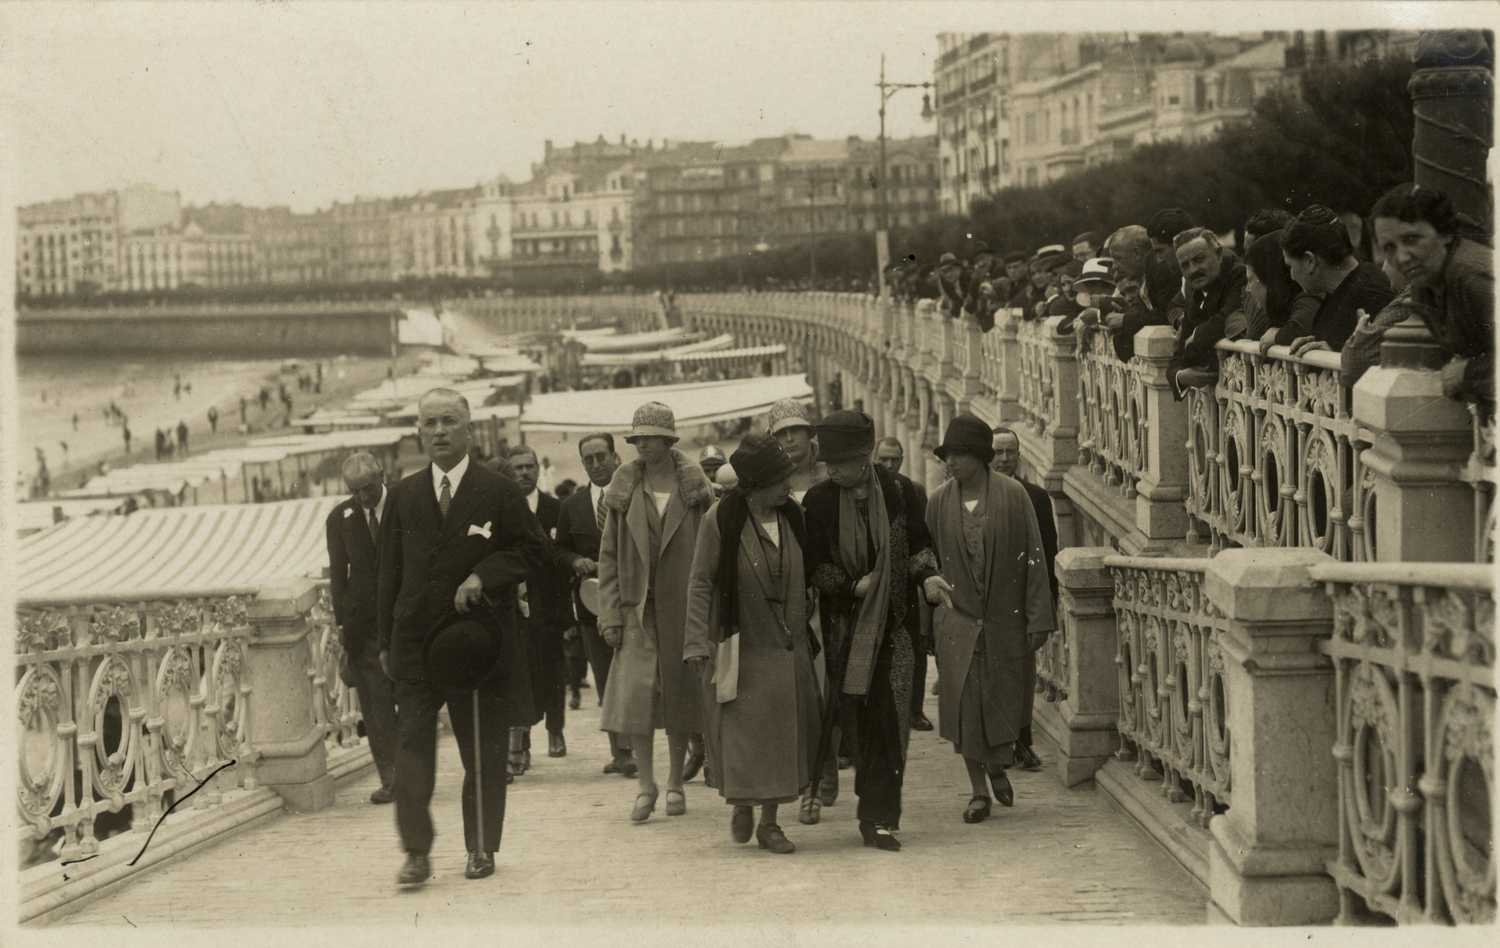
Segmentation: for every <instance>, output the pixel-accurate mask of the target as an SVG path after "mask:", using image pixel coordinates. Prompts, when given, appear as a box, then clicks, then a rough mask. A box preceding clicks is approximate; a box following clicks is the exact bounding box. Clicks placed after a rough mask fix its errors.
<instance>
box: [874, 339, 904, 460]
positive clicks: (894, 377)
mask: <svg viewBox="0 0 1500 948" xmlns="http://www.w3.org/2000/svg"><path fill="white" fill-rule="evenodd" d="M880 368H881V375H882V376H883V378H884V379H885V385H884V386H883V387H882V390H881V404H880V432H881V435H882V436H890V437H893V438H896V439H897V440H899V441H900V442H901V451H902V453H903V454H904V453H905V452H906V439H905V438H904V437H902V436H901V433H900V431H899V430H898V429H899V427H900V418H901V404H902V400H903V398H904V397H905V393H904V392H902V391H901V375H900V370H899V369H898V368H897V367H896V365H895V364H894V363H892V362H891V360H889V359H886V358H884V357H882V358H881V362H880Z"/></svg>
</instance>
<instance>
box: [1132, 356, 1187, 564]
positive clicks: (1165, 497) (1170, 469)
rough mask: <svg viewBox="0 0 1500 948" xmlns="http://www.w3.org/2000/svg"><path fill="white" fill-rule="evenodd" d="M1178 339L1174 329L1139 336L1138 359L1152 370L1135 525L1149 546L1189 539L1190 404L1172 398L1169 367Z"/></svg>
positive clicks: (1137, 485)
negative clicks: (1143, 471) (1188, 442)
mask: <svg viewBox="0 0 1500 948" xmlns="http://www.w3.org/2000/svg"><path fill="white" fill-rule="evenodd" d="M1176 345H1177V339H1176V336H1175V335H1174V333H1173V332H1172V329H1171V327H1169V326H1147V327H1146V328H1145V329H1142V330H1141V331H1140V332H1138V333H1136V334H1135V354H1136V355H1137V356H1139V357H1140V358H1141V359H1142V361H1144V362H1145V363H1146V364H1147V365H1148V366H1150V367H1151V375H1150V377H1149V378H1148V380H1147V382H1146V421H1147V424H1148V426H1149V427H1148V428H1147V432H1148V434H1147V438H1146V444H1145V449H1146V473H1145V475H1144V476H1142V477H1141V478H1140V479H1139V480H1138V481H1137V482H1136V497H1135V525H1136V527H1137V528H1138V529H1139V530H1140V531H1141V532H1142V533H1144V534H1145V535H1146V539H1147V541H1148V543H1149V541H1156V540H1180V539H1182V538H1183V537H1184V536H1186V535H1187V508H1186V507H1184V506H1183V501H1184V500H1185V499H1186V498H1187V491H1188V467H1187V452H1186V451H1184V450H1183V449H1182V446H1183V445H1184V444H1186V443H1187V402H1185V401H1182V402H1180V401H1177V400H1176V399H1174V398H1173V397H1172V385H1171V382H1170V381H1169V378H1170V370H1169V368H1168V364H1169V363H1170V362H1171V361H1172V351H1173V349H1174V348H1175V347H1176Z"/></svg>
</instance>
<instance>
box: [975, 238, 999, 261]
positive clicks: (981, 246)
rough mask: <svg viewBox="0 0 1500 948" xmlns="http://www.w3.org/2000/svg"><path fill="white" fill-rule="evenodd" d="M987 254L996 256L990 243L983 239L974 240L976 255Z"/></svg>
mask: <svg viewBox="0 0 1500 948" xmlns="http://www.w3.org/2000/svg"><path fill="white" fill-rule="evenodd" d="M985 254H989V255H990V256H994V252H993V251H992V250H990V245H989V244H987V243H985V242H984V241H982V240H976V241H974V256H976V257H983V256H984V255H985Z"/></svg>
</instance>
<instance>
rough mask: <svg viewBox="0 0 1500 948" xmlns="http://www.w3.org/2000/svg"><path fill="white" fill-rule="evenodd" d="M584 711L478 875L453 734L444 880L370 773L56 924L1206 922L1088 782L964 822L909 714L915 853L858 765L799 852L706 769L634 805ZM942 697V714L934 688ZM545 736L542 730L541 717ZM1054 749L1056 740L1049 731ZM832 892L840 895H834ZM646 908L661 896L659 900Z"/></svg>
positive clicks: (1201, 908) (908, 832) (444, 782)
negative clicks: (764, 827) (678, 788)
mask: <svg viewBox="0 0 1500 948" xmlns="http://www.w3.org/2000/svg"><path fill="white" fill-rule="evenodd" d="M583 696H584V705H585V706H584V708H583V709H582V710H581V711H577V712H570V713H569V720H568V730H567V733H568V738H569V750H568V756H567V757H566V758H564V759H561V760H552V759H548V758H547V757H546V756H545V753H544V752H543V753H542V754H540V755H539V756H537V757H536V759H535V761H534V765H535V766H534V769H533V770H532V772H531V773H529V774H527V775H526V776H525V777H523V778H521V779H519V780H518V781H517V782H516V783H515V784H513V785H512V787H511V791H510V797H509V805H508V810H507V816H506V823H505V841H504V845H503V847H502V849H501V851H500V854H499V856H498V859H497V862H498V871H497V873H496V875H495V876H494V877H492V878H490V879H486V880H482V881H477V882H471V881H468V880H465V879H464V878H463V858H464V853H463V850H462V845H463V844H462V836H461V833H460V831H459V825H460V818H459V810H458V791H459V776H458V775H459V773H460V772H461V771H460V766H459V762H458V752H457V749H456V747H455V746H454V744H453V741H452V738H451V737H449V736H448V735H446V734H445V735H443V737H442V743H441V745H440V746H441V752H440V753H441V761H440V764H439V774H438V787H437V794H436V797H435V799H434V801H433V807H434V811H435V812H434V817H435V819H436V822H437V825H438V834H439V835H438V840H437V844H436V847H435V849H434V852H433V870H434V878H433V879H432V881H431V882H429V883H428V884H427V886H426V887H425V888H422V889H420V890H415V891H407V892H403V891H400V890H398V889H397V887H396V886H395V881H394V880H395V876H396V871H397V869H398V868H399V866H400V861H401V860H400V852H399V850H398V847H397V844H396V835H395V827H394V825H393V813H392V810H391V808H390V807H376V806H372V805H370V804H369V803H367V802H366V799H367V797H368V796H369V793H370V790H371V789H372V788H373V787H374V785H375V777H374V774H373V771H367V772H366V775H365V776H364V777H363V778H361V779H359V780H357V781H351V782H349V783H346V784H345V785H343V786H341V787H340V788H339V794H338V802H337V804H336V805H335V806H334V807H333V808H331V809H328V810H325V811H322V812H318V813H312V814H306V815H299V816H284V817H280V818H278V819H276V820H275V821H273V822H271V823H269V824H265V825H263V826H260V827H256V828H252V829H250V830H248V831H246V832H243V833H241V834H238V835H235V836H232V837H230V838H229V839H227V840H225V841H224V842H222V843H220V844H218V845H216V846H214V847H213V848H211V849H208V850H205V851H202V852H200V853H198V854H196V855H194V856H190V857H188V858H186V859H184V860H183V861H181V862H177V863H174V864H169V865H167V866H165V867H163V868H162V869H159V870H157V871H155V872H152V873H149V874H147V875H146V876H144V877H143V878H141V879H139V880H137V881H135V882H133V883H131V884H128V885H126V886H125V887H124V888H122V889H120V890H117V891H115V892H112V893H109V894H107V895H105V896H103V897H101V898H99V899H97V900H95V901H92V902H89V903H87V904H85V905H84V906H83V907H82V908H81V909H80V911H78V912H77V913H75V914H73V915H71V916H67V917H66V918H64V919H62V920H60V921H59V922H57V923H56V924H57V925H61V926H69V925H104V926H122V927H123V926H127V925H131V926H136V927H140V928H145V927H149V926H156V925H192V926H282V925H287V926H309V925H311V926H318V925H361V926H363V925H370V926H383V927H392V928H396V927H399V928H425V927H429V926H450V925H475V924H484V925H508V926H524V927H532V926H553V925H563V926H604V925H610V924H616V923H624V924H626V925H630V926H638V925H663V926H677V925H687V926H690V925H697V924H718V925H732V926H741V925H754V926H757V927H761V926H765V925H773V926H775V925H784V924H811V925H881V924H892V923H894V924H922V925H933V924H941V925H981V926H982V925H991V924H1001V923H1003V924H1006V925H1016V924H1047V923H1054V922H1064V923H1080V922H1081V923H1089V922H1093V923H1101V924H1147V923H1149V924H1185V925H1187V924H1201V923H1202V922H1203V921H1204V919H1205V900H1206V894H1205V892H1204V890H1203V889H1202V888H1200V887H1199V886H1198V885H1197V883H1196V882H1194V881H1193V879H1192V878H1191V877H1190V876H1189V875H1188V874H1187V873H1186V872H1184V871H1183V870H1182V869H1181V868H1180V867H1179V866H1178V865H1177V863H1176V862H1174V861H1173V860H1172V858H1171V857H1170V856H1168V855H1167V854H1166V852H1165V851H1163V850H1162V849H1160V848H1159V847H1158V846H1157V845H1156V844H1155V843H1154V842H1152V841H1151V840H1150V839H1149V838H1148V837H1147V836H1146V835H1145V834H1144V833H1143V832H1141V831H1140V830H1139V829H1137V827H1136V826H1135V825H1134V824H1133V823H1132V822H1131V821H1130V820H1129V819H1128V818H1127V817H1125V816H1124V815H1123V814H1122V813H1120V812H1119V811H1118V810H1116V809H1115V808H1114V807H1113V805H1112V804H1110V803H1109V802H1108V801H1107V800H1106V799H1105V798H1104V797H1103V796H1102V795H1101V794H1098V793H1096V792H1095V791H1094V789H1093V787H1092V785H1088V784H1085V785H1083V786H1081V787H1077V788H1074V789H1071V790H1069V789H1064V788H1063V787H1062V786H1061V785H1060V784H1059V782H1058V780H1057V778H1056V776H1055V775H1054V774H1053V773H1052V772H1051V771H1050V770H1049V771H1045V772H1042V773H1034V774H1032V773H1017V774H1015V775H1014V777H1013V783H1014V784H1015V788H1016V797H1017V800H1016V807H1015V808H1014V809H1012V810H1004V809H1002V808H1000V807H999V806H998V805H997V806H996V807H995V812H996V814H997V815H996V816H995V817H992V818H991V819H990V820H989V821H988V822H986V823H983V824H980V825H977V826H969V825H965V824H964V823H963V822H961V821H960V819H959V813H960V811H961V810H962V808H963V805H964V803H965V801H966V800H967V799H968V785H967V779H966V778H965V776H964V771H963V767H962V765H961V764H960V762H959V761H958V760H957V759H956V758H955V756H954V754H953V753H952V750H951V748H950V747H949V745H947V744H946V743H944V742H942V741H940V740H939V739H938V738H937V736H936V735H935V734H934V733H920V732H913V734H912V741H911V755H910V765H909V772H908V775H907V780H906V797H905V815H904V817H903V820H902V839H903V841H904V843H905V845H906V848H905V849H904V850H903V851H902V852H901V853H896V854H890V853H881V852H877V851H875V850H873V849H865V848H863V847H862V846H861V845H860V841H859V835H858V832H857V830H856V828H855V818H854V797H853V794H852V788H851V786H850V784H851V780H850V778H851V775H852V772H851V771H844V772H843V774H842V777H843V780H842V781H841V782H842V786H841V788H840V789H841V795H840V797H839V802H838V805H837V806H835V807H833V808H832V809H828V810H825V811H824V819H823V823H822V824H821V825H819V826H814V827H808V826H802V825H800V824H798V823H797V822H796V816H795V810H794V809H793V808H787V810H786V815H785V817H784V818H783V820H782V822H783V825H784V826H785V828H786V831H787V834H788V835H789V836H790V838H791V839H792V840H793V841H794V842H795V843H796V844H797V846H798V851H797V853H796V854H795V855H792V856H787V857H779V856H773V855H771V854H768V853H765V852H762V851H760V850H758V849H756V848H755V845H754V843H753V842H752V843H750V844H749V845H746V846H738V845H736V844H735V843H734V842H733V841H732V840H730V838H729V831H728V818H729V810H728V808H727V807H726V806H724V804H723V803H722V802H720V800H719V799H718V797H717V795H713V794H712V791H709V790H708V789H706V788H705V787H704V786H703V783H702V780H701V779H698V780H695V781H694V782H693V783H691V784H689V785H688V813H687V815H686V816H683V817H676V818H668V817H666V816H664V815H662V810H661V808H660V807H658V810H657V813H656V814H655V815H654V816H653V817H652V818H651V820H650V821H649V822H647V823H646V824H644V825H640V826H637V825H633V824H631V823H630V822H629V820H628V819H627V813H628V811H629V808H630V803H631V799H632V797H633V796H634V793H633V781H627V780H624V779H622V778H620V777H614V776H604V775H602V774H601V773H600V769H601V768H602V766H603V764H604V761H605V759H606V754H605V750H604V749H605V744H604V740H603V735H602V734H600V733H599V732H598V730H597V728H598V722H599V713H598V709H597V708H596V707H594V693H593V692H592V691H585V692H584V693H583ZM928 714H929V716H933V717H935V716H936V714H937V708H936V699H934V698H931V697H929V698H928ZM533 744H534V745H536V746H537V747H539V748H545V746H546V739H545V734H544V732H543V730H542V729H541V728H540V726H539V727H538V728H537V729H536V732H535V734H534V736H533ZM1039 750H1040V751H1041V752H1042V754H1043V756H1044V757H1050V756H1051V748H1050V747H1046V746H1043V747H1041V748H1039ZM830 891H836V892H837V893H838V895H837V898H836V899H830V898H829V897H828V893H829V892H830ZM647 907H649V909H648V908H647Z"/></svg>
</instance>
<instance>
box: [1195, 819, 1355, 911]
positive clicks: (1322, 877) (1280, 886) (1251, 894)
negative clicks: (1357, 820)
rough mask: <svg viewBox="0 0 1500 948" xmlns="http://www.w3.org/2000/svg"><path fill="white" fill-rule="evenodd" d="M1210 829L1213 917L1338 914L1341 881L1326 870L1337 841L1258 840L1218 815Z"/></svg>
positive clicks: (1210, 891) (1334, 851)
mask: <svg viewBox="0 0 1500 948" xmlns="http://www.w3.org/2000/svg"><path fill="white" fill-rule="evenodd" d="M1209 832H1210V833H1211V834H1212V835H1213V845H1212V846H1211V847H1210V848H1209V852H1208V886H1209V896H1210V901H1209V906H1208V914H1209V921H1211V922H1212V921H1223V922H1227V923H1229V924H1233V925H1257V926H1261V925H1326V924H1328V923H1329V922H1331V921H1332V920H1333V919H1334V917H1335V916H1337V915H1338V912H1339V893H1338V887H1337V886H1336V885H1334V882H1333V877H1331V876H1330V875H1328V870H1327V863H1328V861H1329V860H1330V859H1333V858H1334V857H1336V856H1337V855H1338V847H1337V846H1296V847H1285V848H1281V847H1278V848H1268V847H1265V846H1259V845H1256V844H1254V843H1252V842H1251V841H1249V840H1246V839H1243V838H1241V837H1240V836H1239V834H1238V833H1236V832H1235V829H1234V827H1233V825H1231V823H1230V822H1229V820H1227V819H1226V818H1224V817H1222V816H1218V817H1214V820H1213V822H1212V823H1210V824H1209Z"/></svg>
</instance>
